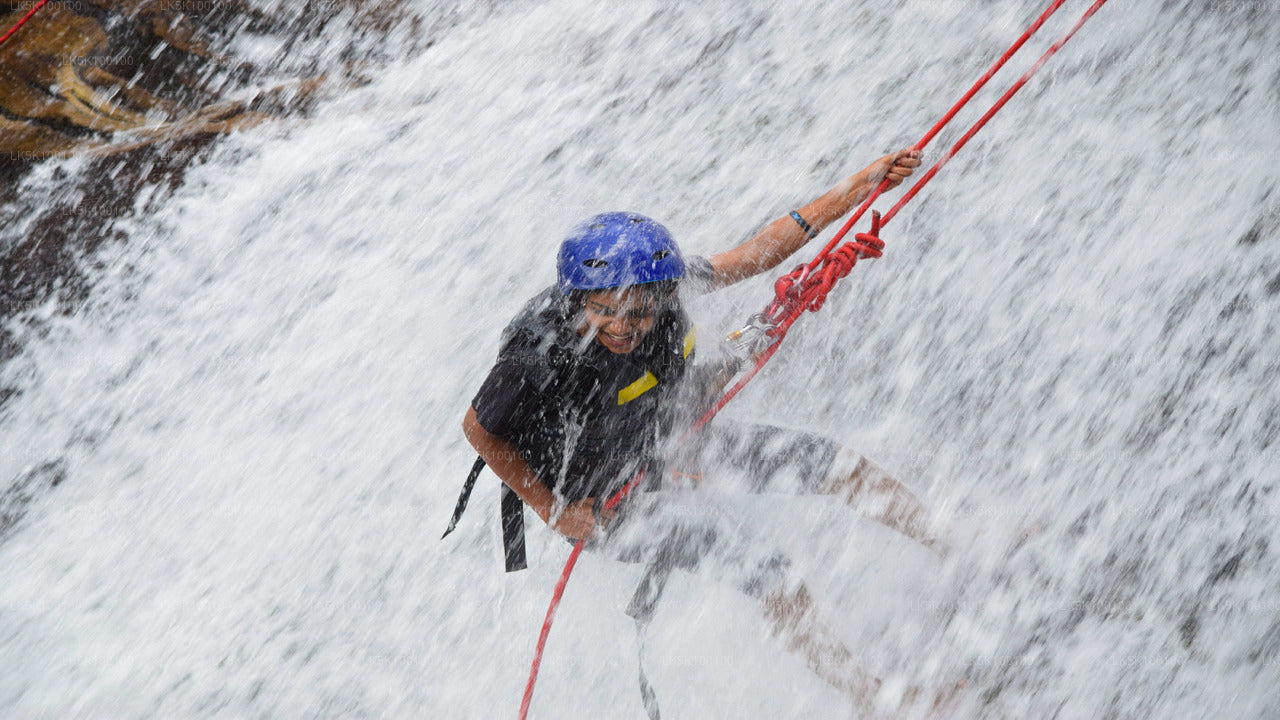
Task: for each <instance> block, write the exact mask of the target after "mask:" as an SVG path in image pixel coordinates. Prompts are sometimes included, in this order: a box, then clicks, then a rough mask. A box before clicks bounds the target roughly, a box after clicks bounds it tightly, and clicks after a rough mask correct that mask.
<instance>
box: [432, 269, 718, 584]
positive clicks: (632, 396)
mask: <svg viewBox="0 0 1280 720" xmlns="http://www.w3.org/2000/svg"><path fill="white" fill-rule="evenodd" d="M577 312H578V311H577V310H576V309H574V308H570V307H569V306H568V303H567V301H566V300H565V299H564V298H563V296H561V295H560V293H559V292H558V291H557V290H556V289H555V288H551V289H549V290H547V291H546V292H544V293H542V294H540V295H538V296H537V297H535V298H533V299H532V300H531V301H530V302H529V303H528V304H526V305H525V307H524V309H523V310H522V311H521V312H520V313H519V314H518V315H517V316H516V318H515V319H514V320H513V321H512V322H511V324H510V325H508V327H507V329H506V330H505V331H504V332H503V339H502V348H501V350H500V352H499V362H503V361H506V362H509V363H518V364H519V365H520V367H521V368H522V370H523V374H524V376H525V377H526V378H528V379H529V380H530V385H529V386H526V387H525V389H524V392H527V393H531V397H530V398H529V402H530V403H531V407H533V408H535V409H536V412H533V413H532V414H531V417H530V422H529V423H528V427H526V428H522V429H521V430H520V431H519V432H517V433H516V434H515V436H513V437H508V438H506V439H508V440H509V441H511V442H512V443H513V444H514V445H515V446H516V448H517V449H518V450H519V451H520V454H521V456H522V457H524V459H525V460H526V461H527V462H528V463H529V465H530V466H531V467H532V468H533V470H534V472H535V473H537V475H538V478H539V479H540V480H542V482H544V483H545V484H546V485H547V486H548V487H549V488H551V490H552V491H553V492H554V493H556V495H557V496H558V497H560V498H562V499H563V500H564V501H565V502H569V503H572V502H576V501H579V500H582V499H584V498H588V497H594V498H598V499H599V500H600V502H602V503H603V502H604V501H605V500H607V499H608V498H609V497H611V496H612V495H613V494H614V493H616V492H617V491H618V490H619V489H621V488H622V487H623V486H624V485H625V484H626V483H627V482H628V481H629V480H631V479H632V478H633V477H634V476H635V475H636V473H637V472H639V471H640V470H642V469H645V468H646V467H649V466H650V465H652V464H653V462H654V461H655V460H656V459H657V457H656V456H657V454H658V453H659V452H660V450H661V444H662V443H663V442H664V441H665V439H666V438H667V436H668V435H669V433H670V432H671V430H672V428H673V427H674V426H675V423H676V420H677V412H678V411H679V408H678V407H677V405H678V403H677V402H676V395H677V393H678V392H679V390H680V385H681V381H682V380H683V379H684V378H685V375H686V365H687V363H688V362H689V361H690V360H691V359H692V352H693V332H692V327H691V325H690V322H689V319H688V317H687V316H686V315H685V313H684V310H683V308H682V307H681V306H680V304H679V301H675V302H673V303H672V304H671V305H670V306H668V307H667V308H666V309H665V310H664V311H662V312H661V313H660V314H659V316H658V317H657V318H656V319H655V321H654V326H653V329H652V330H650V331H649V333H648V334H647V335H646V336H645V337H644V339H643V340H642V341H641V343H640V345H639V346H638V347H637V348H636V349H635V350H633V351H632V352H630V353H626V354H615V353H612V352H610V351H609V350H608V348H605V347H604V346H602V345H601V344H600V343H599V342H598V341H596V340H594V339H592V340H584V339H583V338H582V337H581V336H580V335H579V334H578V333H577V330H576V328H575V325H576V322H577ZM483 466H484V464H483V461H480V460H478V461H477V463H476V464H475V466H473V468H472V474H471V476H469V477H468V481H467V483H466V485H465V486H464V488H463V494H462V497H460V498H459V504H458V507H457V509H456V510H455V512H454V519H453V522H451V523H450V526H449V530H447V531H445V534H446V535H448V533H449V531H451V530H452V529H453V528H454V526H455V525H456V523H457V520H458V518H459V517H460V516H461V514H462V510H463V509H465V506H466V498H467V496H468V495H469V494H470V490H471V487H472V486H473V485H474V482H475V478H476V476H478V475H479V471H480V469H482V468H483ZM502 490H503V492H502V496H503V500H502V504H503V513H502V514H503V526H504V536H505V539H506V545H507V548H506V549H507V569H508V570H513V569H521V568H523V567H524V566H525V563H524V538H523V503H521V502H520V500H519V498H518V497H516V496H515V493H513V492H511V490H510V488H508V487H506V485H503V488H502Z"/></svg>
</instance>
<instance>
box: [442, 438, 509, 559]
mask: <svg viewBox="0 0 1280 720" xmlns="http://www.w3.org/2000/svg"><path fill="white" fill-rule="evenodd" d="M481 470H484V458H482V457H480V456H479V455H477V456H476V462H475V464H474V465H472V466H471V474H470V475H468V476H467V481H466V482H464V483H462V494H461V495H459V496H458V504H457V505H456V506H455V507H454V508H453V519H452V520H450V521H449V529H447V530H445V531H444V534H443V535H441V536H440V539H441V540H443V539H445V538H447V537H449V533H451V532H453V529H454V528H456V527H458V521H459V520H461V519H462V513H463V512H464V511H465V510H466V509H467V501H468V500H470V499H471V490H472V489H473V488H475V486H476V478H478V477H480V471H481ZM503 487H505V485H504V486H503Z"/></svg>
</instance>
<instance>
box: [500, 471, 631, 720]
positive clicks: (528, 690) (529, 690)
mask: <svg viewBox="0 0 1280 720" xmlns="http://www.w3.org/2000/svg"><path fill="white" fill-rule="evenodd" d="M643 479H644V471H643V470H641V471H640V472H639V473H637V474H636V476H635V477H634V478H632V479H631V482H629V483H627V484H626V485H624V486H623V488H622V489H621V490H619V491H618V492H617V493H616V494H615V495H614V496H613V497H611V498H609V501H608V502H606V503H605V504H604V507H605V509H606V510H612V509H613V508H614V507H616V506H617V505H618V503H620V502H622V499H623V498H625V497H626V496H627V493H629V492H631V490H632V489H634V488H635V486H637V485H639V484H640V481H641V480H643ZM586 542H587V541H586V540H585V539H583V540H579V541H578V542H576V543H574V545H573V551H572V552H570V553H569V559H568V560H567V561H565V564H564V570H563V571H561V573H560V579H559V580H557V581H556V589H555V590H554V591H553V592H552V593H551V605H549V606H548V607H547V618H546V619H545V620H543V621H542V632H541V633H540V634H539V635H538V647H537V648H536V649H535V650H534V651H533V666H532V667H530V668H529V682H527V683H525V686H524V699H523V700H521V701H520V720H525V718H526V717H528V715H529V703H531V702H533V685H534V683H536V682H537V681H538V668H539V667H541V666H542V651H543V650H545V649H546V647H547V636H548V635H550V634H551V621H552V620H554V619H555V617H556V610H557V609H558V608H559V607H560V598H561V597H563V596H564V588H565V586H566V585H568V584H569V574H570V573H572V572H573V566H574V565H577V564H578V556H579V555H581V554H582V546H583V545H584V544H586Z"/></svg>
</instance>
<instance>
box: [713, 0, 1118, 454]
mask: <svg viewBox="0 0 1280 720" xmlns="http://www.w3.org/2000/svg"><path fill="white" fill-rule="evenodd" d="M1106 2H1107V0H1095V2H1094V3H1093V5H1091V6H1090V7H1089V9H1088V10H1086V11H1085V13H1084V15H1082V16H1081V17H1080V19H1079V20H1077V21H1076V24H1075V25H1073V26H1072V27H1071V29H1070V30H1068V31H1067V33H1066V34H1065V35H1063V36H1062V38H1061V39H1059V40H1058V41H1057V42H1056V43H1054V44H1053V45H1052V46H1051V47H1050V48H1049V50H1048V51H1047V52H1045V54H1044V55H1042V56H1041V57H1040V59H1039V60H1037V61H1036V62H1035V64H1034V65H1032V66H1031V68H1030V69H1029V70H1027V71H1026V72H1025V73H1023V75H1022V77H1020V78H1018V80H1017V81H1016V82H1015V83H1014V84H1013V86H1012V87H1010V88H1009V89H1008V90H1007V91H1005V93H1004V95H1002V96H1001V97H1000V99H999V100H997V101H996V103H995V104H994V105H992V107H991V109H989V110H987V112H986V113H985V114H984V115H983V116H982V117H981V118H980V119H979V120H978V122H976V123H974V125H973V126H972V127H970V128H969V131H968V132H966V133H965V134H964V136H962V137H961V138H960V140H959V142H957V143H956V144H955V145H954V146H952V148H951V149H950V150H948V151H947V152H946V153H945V154H944V155H943V156H942V157H941V158H940V159H939V160H938V162H936V163H935V164H934V165H933V167H931V168H929V171H928V172H927V173H925V174H924V176H923V177H921V178H920V180H919V182H917V183H916V184H915V185H913V186H911V189H910V190H909V191H907V193H906V194H904V195H903V196H902V198H901V199H900V200H898V202H897V204H896V205H894V206H893V207H892V208H891V209H890V210H889V212H887V213H885V215H884V217H883V218H882V219H880V218H873V221H872V229H871V232H870V233H859V234H858V235H855V236H854V240H853V241H852V242H849V243H845V245H844V246H842V247H841V248H840V250H842V251H844V252H833V251H832V250H831V248H833V247H835V245H836V243H838V242H839V241H840V240H841V239H842V238H843V237H844V236H845V234H846V233H848V232H849V229H850V228H852V227H853V225H854V223H856V222H857V221H858V218H859V217H860V216H861V215H862V213H863V212H865V210H866V209H867V208H868V207H869V206H870V205H871V203H872V202H874V201H875V199H876V198H877V197H879V195H880V193H882V192H883V191H884V190H885V188H887V186H888V181H887V180H885V181H881V183H880V186H879V187H877V188H876V191H875V192H874V193H872V194H871V195H870V196H869V197H868V198H867V199H866V200H864V201H863V203H862V205H860V206H859V207H858V210H857V212H855V213H854V215H853V216H852V217H850V218H849V221H848V222H846V223H845V224H844V226H843V227H842V228H840V231H839V232H838V233H836V236H835V237H833V238H832V239H831V241H830V242H828V243H827V246H826V247H824V248H823V249H822V251H821V252H819V253H818V255H817V256H816V257H815V258H814V259H813V260H811V261H809V262H808V263H807V264H805V265H801V266H799V267H797V268H796V269H795V270H793V271H791V272H790V273H787V274H786V275H783V276H782V277H780V278H778V280H777V282H776V283H774V299H773V301H772V302H771V303H770V304H769V307H768V308H766V309H765V312H764V316H765V318H766V319H767V320H768V321H769V322H770V323H771V324H772V326H773V327H772V329H771V330H770V336H771V337H772V338H773V342H772V343H771V344H770V346H769V347H768V348H767V349H766V351H765V352H764V353H763V354H761V356H760V358H759V359H758V360H756V363H755V365H753V366H752V367H751V369H750V370H748V371H747V373H746V374H745V375H744V376H743V377H742V379H741V380H739V381H738V382H737V383H734V385H733V386H732V387H731V388H729V390H728V391H726V392H725V394H724V395H723V396H722V397H721V398H720V399H719V400H717V401H716V403H715V404H714V405H712V406H711V409H709V410H708V411H707V412H706V413H704V414H703V415H702V417H701V418H699V419H698V422H697V423H695V425H694V427H693V430H692V431H691V432H697V431H698V430H699V429H701V428H702V427H703V426H704V425H706V424H707V423H708V422H710V421H711V418H713V417H715V415H716V413H718V412H720V410H721V408H723V407H724V406H725V405H727V404H728V402H729V401H730V400H732V399H733V398H734V396H736V395H737V394H738V393H739V392H740V391H741V390H742V388H744V387H746V385H747V383H748V382H749V381H750V380H751V379H752V378H754V377H755V376H756V375H757V374H758V373H759V372H760V370H761V369H762V368H763V367H764V366H765V364H766V363H768V362H769V359H770V358H772V357H773V355H774V353H775V352H777V349H778V346H779V345H780V344H781V343H782V340H783V338H785V337H786V334H787V331H788V330H790V329H791V326H792V325H793V324H795V321H796V320H797V319H799V317H800V315H802V314H803V313H804V311H805V310H809V311H811V312H813V311H817V310H818V309H819V308H821V307H822V304H823V302H825V300H826V297H827V293H829V292H830V291H831V288H832V286H833V285H834V284H835V281H837V280H839V279H840V278H842V277H844V276H846V275H848V274H849V271H850V270H852V269H853V266H854V264H856V263H857V261H858V259H859V258H861V257H864V256H870V255H868V254H867V253H866V245H867V244H868V241H869V240H871V239H875V240H877V241H878V240H879V238H878V237H877V236H878V234H879V230H880V226H882V225H883V224H884V223H888V222H889V220H891V219H893V217H894V216H895V215H897V213H898V211H899V210H901V209H902V207H903V206H904V205H906V204H907V203H908V202H910V200H911V199H912V198H913V197H915V196H916V194H917V193H919V192H920V188H922V187H924V185H925V184H926V183H928V182H929V181H930V180H932V179H933V176H934V175H937V174H938V171H939V170H941V169H942V166H943V165H945V164H946V163H947V162H948V161H950V160H951V158H952V157H954V156H955V154H956V153H957V152H959V151H960V148H962V147H964V146H965V144H966V143H968V142H969V140H970V139H972V138H973V136H974V135H976V134H977V132H978V131H979V130H981V129H982V128H983V127H984V126H985V125H986V124H987V121H989V120H990V119H991V118H992V117H994V116H995V114H996V113H997V112H999V111H1000V109H1001V108H1003V107H1004V106H1005V103H1007V102H1008V101H1009V99H1010V98H1012V97H1013V96H1014V95H1015V94H1016V93H1017V92H1018V90H1020V89H1022V86H1023V85H1025V84H1026V83H1027V80H1029V79H1030V78H1031V76H1032V75H1035V74H1036V72H1037V71H1039V70H1040V68H1041V67H1042V66H1043V65H1044V64H1045V62H1046V61H1047V60H1048V59H1049V58H1051V57H1053V55H1054V54H1055V53H1057V52H1058V50H1060V49H1061V48H1062V46H1063V45H1065V44H1066V43H1067V41H1068V40H1070V39H1071V37H1072V36H1073V35H1075V33H1076V31H1077V30H1079V29H1080V27H1081V26H1082V25H1084V23H1085V22H1086V21H1087V20H1088V19H1089V18H1090V17H1092V16H1093V14H1094V13H1096V12H1097V11H1098V9H1099V8H1101V7H1102V6H1103V5H1104V4H1105V3H1106ZM1061 4H1062V0H1056V1H1055V2H1054V3H1053V5H1051V6H1049V9H1048V10H1046V11H1045V12H1044V13H1043V14H1042V15H1041V16H1040V18H1039V19H1037V20H1036V22H1035V23H1034V24H1033V25H1032V26H1031V28H1029V29H1028V31H1027V32H1026V33H1023V36H1022V37H1021V38H1019V39H1018V42H1017V43H1015V45H1014V48H1011V49H1016V48H1017V47H1021V45H1022V43H1023V42H1025V41H1026V38H1027V37H1029V36H1030V33H1031V32H1034V30H1035V29H1036V28H1039V27H1040V25H1041V24H1043V23H1044V21H1045V20H1046V19H1048V17H1049V15H1051V14H1052V13H1053V11H1054V10H1057V9H1058V7H1059V6H1060V5H1061ZM1011 55H1012V52H1006V53H1005V54H1004V55H1003V56H1001V58H1000V59H999V60H998V61H997V62H996V64H995V65H994V66H992V68H991V69H990V70H988V71H987V73H986V75H984V76H983V77H982V79H981V80H979V81H978V83H976V84H975V85H974V87H973V88H970V90H969V92H968V93H965V97H964V98H961V101H960V102H959V103H956V105H955V106H954V107H952V108H951V110H950V111H949V112H948V113H947V114H946V115H945V116H944V117H943V119H942V120H941V121H939V122H938V124H936V125H934V127H933V128H932V129H930V130H929V132H928V133H927V134H925V136H924V137H923V138H921V140H920V142H919V143H916V145H915V149H917V150H919V149H923V147H924V145H925V144H926V143H927V142H928V141H930V140H932V139H933V136H934V135H936V134H937V132H938V131H939V130H940V129H941V126H942V125H943V124H945V122H946V121H948V120H950V119H951V118H952V117H954V116H955V114H956V112H957V111H958V110H959V109H960V107H961V106H962V105H963V104H964V103H965V102H967V101H968V99H969V98H971V97H973V94H974V93H975V92H976V91H977V88H979V87H981V86H982V84H984V83H985V82H986V81H987V80H988V79H990V77H991V76H992V75H994V74H995V72H996V71H997V70H998V69H999V68H1000V66H1001V65H1003V64H1004V62H1005V61H1006V60H1008V58H1009V57H1010V56H1011ZM883 246H884V244H883V243H880V247H883ZM875 257H878V255H875ZM815 269H817V270H818V271H817V272H816V273H815Z"/></svg>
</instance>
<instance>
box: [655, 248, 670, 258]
mask: <svg viewBox="0 0 1280 720" xmlns="http://www.w3.org/2000/svg"><path fill="white" fill-rule="evenodd" d="M670 254H671V251H670V250H659V251H658V252H656V253H654V254H653V259H654V260H662V259H663V258H666V257H667V256H669V255H670Z"/></svg>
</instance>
